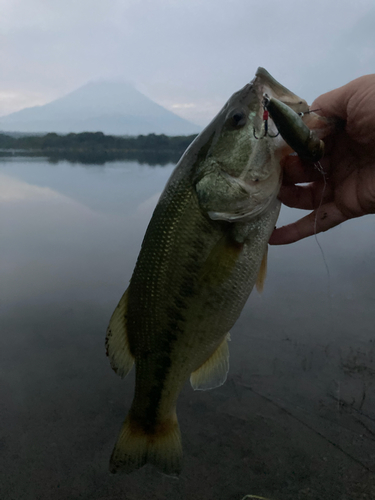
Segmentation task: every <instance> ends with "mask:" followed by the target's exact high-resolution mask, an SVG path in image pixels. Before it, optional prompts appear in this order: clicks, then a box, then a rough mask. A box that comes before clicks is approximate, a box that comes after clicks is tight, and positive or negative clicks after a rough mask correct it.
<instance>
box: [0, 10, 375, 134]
mask: <svg viewBox="0 0 375 500" xmlns="http://www.w3.org/2000/svg"><path fill="white" fill-rule="evenodd" d="M374 26H375V6H374V0H355V1H353V0H350V1H349V0H284V1H281V0H267V2H265V1H262V0H257V1H254V0H106V1H105V0H0V28H1V29H0V62H1V73H0V74H1V78H0V115H5V114H8V113H10V112H13V111H16V110H18V109H22V108H24V107H27V106H33V105H36V104H44V103H46V102H49V101H52V100H53V99H55V98H57V97H60V96H62V95H64V94H67V93H69V92H71V91H72V90H75V89H76V88H78V87H80V86H81V85H83V84H85V83H87V82H88V81H93V80H99V79H111V80H126V81H130V82H132V83H133V84H134V86H135V87H136V88H137V89H138V90H140V91H142V92H143V93H144V94H146V95H147V96H149V97H150V98H152V99H153V100H155V101H156V102H158V103H159V104H161V105H163V106H165V107H166V108H168V109H170V110H172V111H174V112H175V113H177V114H179V115H181V116H183V117H185V118H187V119H189V120H191V121H193V122H195V123H198V124H200V125H205V124H207V123H208V121H209V120H210V119H211V118H212V117H213V116H214V115H215V114H216V112H217V111H218V110H219V109H220V108H221V107H222V105H223V104H224V102H225V101H226V100H227V99H228V98H229V97H230V95H231V94H232V93H233V92H235V91H236V90H238V89H239V88H240V87H242V86H243V85H244V84H245V83H247V82H248V81H250V80H251V79H252V78H253V76H254V73H255V71H256V69H257V67H258V66H264V67H265V68H266V69H267V70H268V71H269V72H270V73H271V74H272V75H273V76H274V77H275V78H277V79H278V80H279V81H280V82H281V83H283V84H284V85H285V86H287V87H288V88H290V89H291V90H293V91H294V92H296V93H297V94H299V95H300V96H301V97H303V98H305V99H307V100H308V101H312V100H313V99H314V97H316V96H317V95H319V94H320V93H322V92H324V91H327V90H330V89H332V88H334V87H337V86H339V85H343V84H344V83H346V82H348V81H349V80H351V79H353V78H356V77H357V76H360V75H362V74H367V73H375V28H374Z"/></svg>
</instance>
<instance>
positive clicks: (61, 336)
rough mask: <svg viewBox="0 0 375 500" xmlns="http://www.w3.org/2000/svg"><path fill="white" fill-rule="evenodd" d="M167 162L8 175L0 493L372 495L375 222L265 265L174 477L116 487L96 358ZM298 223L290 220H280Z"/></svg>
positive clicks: (112, 389) (14, 170)
mask: <svg viewBox="0 0 375 500" xmlns="http://www.w3.org/2000/svg"><path fill="white" fill-rule="evenodd" d="M172 169H173V165H168V166H164V167H160V166H156V167H149V166H147V165H139V164H137V163H135V162H118V163H110V164H106V165H105V166H100V167H96V166H90V165H85V166H83V165H78V164H75V165H72V164H69V163H67V162H59V163H57V164H50V163H48V162H46V161H44V160H43V159H25V158H23V159H11V160H6V159H2V161H1V162H0V229H1V231H0V233H1V243H0V245H1V247H0V250H1V251H0V259H1V266H0V282H1V287H0V293H1V297H0V298H1V316H0V323H1V336H0V402H1V407H0V408H1V411H0V451H1V453H0V498H1V499H4V500H10V499H15V500H18V499H22V500H23V499H26V500H28V499H30V500H35V499H38V500H47V499H48V500H50V499H51V498H53V499H87V500H99V499H100V500H120V499H126V500H143V499H151V498H152V499H160V500H162V499H177V498H182V499H186V500H190V499H198V500H200V499H202V500H206V499H207V500H208V499H212V500H222V499H223V500H241V499H242V498H243V497H244V496H245V495H246V494H252V495H261V496H265V497H269V498H272V499H274V500H279V499H280V500H281V499H303V500H304V499H314V500H318V499H324V500H327V499H331V498H332V499H334V500H341V499H342V500H346V499H347V500H352V499H373V498H375V476H374V473H375V359H374V355H375V345H374V344H375V342H374V324H375V217H374V216H372V217H366V218H363V219H362V220H357V221H351V222H347V223H346V224H344V225H342V226H341V227H338V228H335V229H334V230H331V231H330V232H328V233H326V234H324V235H319V242H320V244H321V246H322V248H323V251H324V255H325V260H326V263H327V266H328V270H329V272H328V273H327V270H326V267H325V264H324V260H323V257H322V254H321V252H320V249H319V247H318V244H317V242H316V241H315V239H314V238H310V239H307V240H305V241H303V242H300V243H297V244H294V245H291V246H287V247H273V248H271V249H270V252H269V270H268V277H267V281H266V286H265V290H264V292H263V294H262V295H261V296H259V295H257V293H256V292H254V293H253V294H252V295H251V297H250V300H249V301H248V303H247V306H246V307H245V309H244V311H243V314H242V316H241V317H240V319H239V321H238V322H237V324H236V325H235V327H234V328H233V330H232V342H231V343H230V350H231V369H230V373H229V377H228V380H227V382H226V384H225V385H224V386H222V387H220V388H218V389H216V390H213V391H208V392H196V393H195V392H194V391H193V390H192V389H191V388H190V387H189V386H188V385H186V387H185V389H184V390H183V392H182V394H181V397H180V400H179V405H178V415H179V420H180V425H181V431H182V436H183V446H184V453H185V461H184V470H183V473H182V475H181V477H180V479H179V480H176V479H171V478H168V477H165V476H162V475H160V474H158V473H157V472H156V471H155V470H154V469H152V468H148V467H146V468H144V469H142V470H140V471H137V472H135V473H133V474H131V475H129V476H117V475H116V476H111V475H110V474H109V473H108V472H107V470H108V460H109V456H110V453H111V451H112V447H113V444H114V441H115V438H116V436H117V433H118V430H119V428H120V426H121V423H122V421H123V419H124V417H125V414H126V411H127V409H128V407H129V404H130V402H131V396H132V391H133V380H134V378H133V377H134V375H133V374H131V375H130V376H129V377H128V379H126V380H121V379H119V378H118V377H117V376H116V375H115V374H114V373H113V372H112V370H111V368H110V366H109V363H108V361H107V359H106V357H105V352H104V336H105V330H106V326H107V323H108V320H109V317H110V315H111V313H112V311H113V309H114V307H115V306H116V304H117V302H118V300H119V298H120V296H121V294H122V293H123V291H124V290H125V288H126V287H127V283H128V280H129V278H130V276H131V273H132V270H133V267H134V263H135V259H136V257H137V254H138V251H139V247H140V244H141V241H142V238H143V234H144V231H145V229H146V226H147V223H148V220H149V218H150V216H151V213H152V210H153V208H154V206H155V204H156V202H157V199H158V196H159V194H160V192H161V190H162V189H163V186H164V184H165V182H166V181H167V179H168V177H169V175H170V173H171V171H172ZM297 215H298V214H296V212H295V211H291V210H284V211H283V212H282V215H281V218H280V220H279V224H283V223H286V222H287V221H290V220H293V219H294V218H296V216H297Z"/></svg>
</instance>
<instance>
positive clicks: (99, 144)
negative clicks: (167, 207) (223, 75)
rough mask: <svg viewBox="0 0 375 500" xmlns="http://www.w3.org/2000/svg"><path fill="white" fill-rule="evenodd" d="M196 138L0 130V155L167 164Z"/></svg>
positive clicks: (161, 135) (97, 163)
mask: <svg viewBox="0 0 375 500" xmlns="http://www.w3.org/2000/svg"><path fill="white" fill-rule="evenodd" d="M195 137H196V134H195V135H189V136H167V135H164V134H160V135H156V134H149V135H138V136H135V137H121V136H113V135H105V134H103V133H102V132H82V133H79V134H75V133H71V134H66V135H60V134H56V133H48V134H45V135H25V136H21V137H19V136H18V137H13V136H12V135H8V134H6V133H0V156H2V157H4V156H43V157H47V158H48V160H49V161H51V162H57V161H59V160H67V161H70V162H72V163H86V164H95V165H103V164H104V163H106V162H110V161H118V160H128V161H138V162H139V163H147V164H149V165H166V164H168V163H176V162H177V161H178V160H179V158H180V156H181V155H182V154H183V152H184V151H185V149H186V148H187V147H188V146H189V144H190V143H191V142H192V141H193V140H194V138H195Z"/></svg>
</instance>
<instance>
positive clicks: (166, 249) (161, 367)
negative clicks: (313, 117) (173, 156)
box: [106, 68, 309, 474]
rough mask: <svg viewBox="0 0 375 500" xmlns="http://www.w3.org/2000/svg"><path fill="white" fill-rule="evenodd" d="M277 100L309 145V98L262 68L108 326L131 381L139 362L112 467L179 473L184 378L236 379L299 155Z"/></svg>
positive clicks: (156, 231) (208, 139) (198, 148)
mask: <svg viewBox="0 0 375 500" xmlns="http://www.w3.org/2000/svg"><path fill="white" fill-rule="evenodd" d="M265 95H267V99H271V98H272V99H276V100H277V102H280V103H282V104H283V105H285V107H286V109H287V110H286V111H285V110H284V111H282V112H281V117H279V121H280V120H281V121H280V123H281V128H282V126H283V118H285V120H284V121H285V122H286V125H285V128H286V129H287V131H288V132H291V134H289V135H291V136H292V139H295V140H294V142H297V143H298V144H297V145H298V146H300V149H301V150H303V149H304V145H303V144H299V141H298V132H299V130H300V127H301V123H302V121H301V120H302V118H301V116H302V115H303V114H304V113H308V112H309V108H308V105H307V103H306V101H304V100H303V99H300V98H299V97H297V96H296V95H295V94H293V93H292V92H290V91H289V90H287V89H286V88H285V87H283V86H282V85H281V84H279V83H278V82H277V81H276V80H274V79H273V78H272V77H271V75H269V73H267V71H266V70H264V69H262V68H259V69H258V71H257V73H256V76H255V78H254V79H253V80H252V82H251V83H249V84H247V85H245V87H243V89H241V90H240V91H238V92H236V93H235V94H234V95H233V96H232V97H231V98H230V99H229V101H228V102H227V103H226V104H225V106H224V107H223V109H222V110H221V111H220V112H219V114H218V115H217V116H216V117H215V118H214V119H213V121H212V122H211V123H210V124H209V125H208V126H207V127H206V129H205V130H203V132H202V133H201V134H200V135H199V136H198V137H197V138H196V139H195V140H194V141H193V143H192V144H191V145H190V146H189V148H188V149H187V151H186V152H185V153H184V155H183V156H182V158H181V160H180V161H179V163H178V164H177V166H176V168H175V170H174V172H173V173H172V176H171V177H170V179H169V181H168V183H167V185H166V187H165V189H164V192H163V193H162V195H161V197H160V200H159V202H158V205H157V207H156V208H155V211H154V214H153V216H152V219H151V221H150V223H149V226H148V228H147V232H146V235H145V237H144V240H143V243H142V248H141V250H140V254H139V257H138V260H137V263H136V266H135V269H134V273H133V275H132V278H131V280H130V284H129V287H128V289H127V290H126V292H125V293H124V295H123V297H122V298H121V300H120V302H119V304H118V306H117V308H116V309H115V311H114V313H113V315H112V318H111V320H110V323H109V327H108V330H107V338H106V347H107V355H108V356H109V358H110V362H111V366H112V368H113V369H114V370H115V371H116V372H117V373H118V374H119V375H120V376H122V377H124V376H125V375H126V374H127V373H128V372H129V371H130V369H131V368H132V366H133V363H135V365H136V383H135V393H134V399H133V403H132V405H131V408H130V410H129V413H128V416H127V417H126V420H125V422H124V424H123V427H122V429H121V432H120V435H119V437H118V440H117V443H116V445H115V448H114V450H113V453H112V457H111V462H110V470H111V471H112V472H116V471H117V470H122V471H124V472H131V471H133V470H135V469H138V468H140V467H142V466H143V465H145V464H146V463H151V464H153V465H155V466H156V467H158V468H159V469H160V470H161V471H162V472H164V473H166V474H178V473H179V472H180V470H181V460H182V448H181V439H180V430H179V426H178V421H177V417H176V402H177V398H178V395H179V393H180V391H181V389H182V387H183V385H184V383H185V382H186V380H187V379H188V378H189V377H190V382H191V385H192V387H193V388H194V389H202V390H205V389H211V388H214V387H218V386H220V385H221V384H223V383H224V382H225V380H226V377H227V372H228V368H229V351H228V340H229V331H230V329H231V328H232V326H233V325H234V323H235V322H236V320H237V318H238V317H239V315H240V313H241V311H242V309H243V307H244V305H245V302H246V300H247V298H248V296H249V294H250V292H251V290H252V288H253V286H254V284H255V283H256V281H257V279H258V286H259V288H261V287H262V283H263V281H264V277H265V270H266V256H267V247H268V240H269V238H270V236H271V233H272V231H273V229H274V227H275V224H276V220H277V217H278V214H279V209H280V202H279V200H278V199H277V195H278V192H279V188H280V184H281V167H280V161H281V159H282V158H283V156H285V155H286V154H289V153H290V152H291V151H292V150H291V148H290V147H289V146H288V145H287V144H286V142H285V141H284V140H283V138H282V136H281V135H279V136H277V132H278V131H277V129H276V127H275V126H274V125H272V124H271V122H270V121H268V120H267V118H265V111H266V107H267V106H266V105H267V103H266V102H265ZM277 102H276V101H272V103H273V105H275V103H276V104H277ZM272 109H274V108H272ZM290 113H292V119H291V117H290V116H289V115H290ZM298 113H299V115H298ZM271 132H272V133H271Z"/></svg>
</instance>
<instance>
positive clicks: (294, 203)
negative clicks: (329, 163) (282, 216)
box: [279, 181, 332, 210]
mask: <svg viewBox="0 0 375 500" xmlns="http://www.w3.org/2000/svg"><path fill="white" fill-rule="evenodd" d="M279 199H280V200H281V201H282V202H283V203H284V205H286V206H287V207H291V208H301V209H302V210H314V209H315V208H318V207H319V206H320V205H322V204H323V203H327V202H328V201H330V200H331V199H332V189H331V187H330V186H329V185H328V184H325V183H324V182H323V181H319V182H313V183H311V184H308V185H307V186H296V185H294V184H293V185H285V186H281V189H280V192H279Z"/></svg>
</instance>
